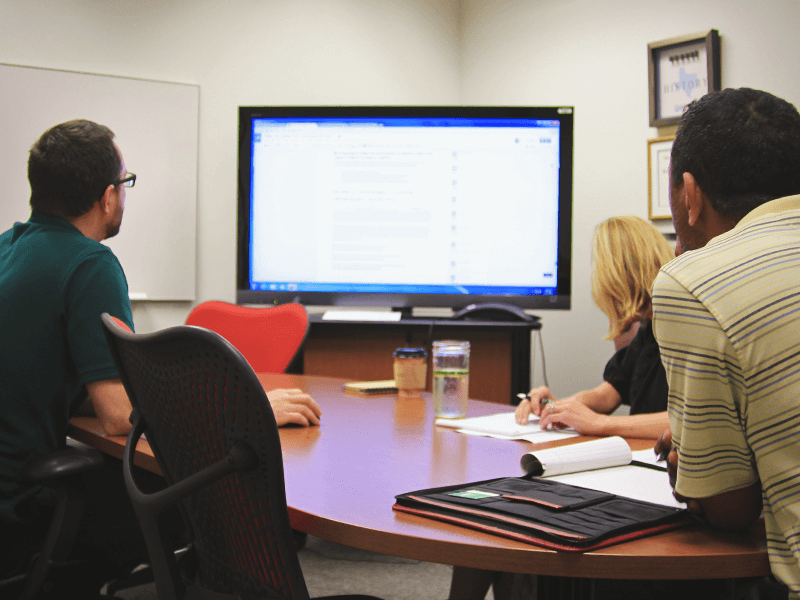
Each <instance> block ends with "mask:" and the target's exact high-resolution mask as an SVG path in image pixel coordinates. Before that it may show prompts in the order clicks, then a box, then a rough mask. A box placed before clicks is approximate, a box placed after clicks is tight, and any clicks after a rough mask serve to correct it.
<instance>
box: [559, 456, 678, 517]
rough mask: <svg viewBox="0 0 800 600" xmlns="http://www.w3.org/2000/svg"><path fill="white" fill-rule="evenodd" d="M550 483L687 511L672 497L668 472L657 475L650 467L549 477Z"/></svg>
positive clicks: (629, 467)
mask: <svg viewBox="0 0 800 600" xmlns="http://www.w3.org/2000/svg"><path fill="white" fill-rule="evenodd" d="M548 479H552V480H553V481H560V482H561V483H568V484H570V485H577V486H579V487H584V488H589V489H591V490H599V491H601V492H608V493H609V494H615V495H617V496H626V497H628V498H633V499H635V500H644V501H645V502H652V503H653V504H661V505H663V506H674V507H675V508H686V505H685V504H684V503H682V502H678V501H677V500H675V496H673V495H672V486H670V484H669V477H668V476H667V473H666V471H657V470H655V469H648V468H647V467H637V466H634V465H628V466H625V467H613V468H609V469H598V470H595V471H584V472H583V473H570V474H569V475H557V476H555V477H548Z"/></svg>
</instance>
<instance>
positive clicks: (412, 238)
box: [237, 106, 574, 309]
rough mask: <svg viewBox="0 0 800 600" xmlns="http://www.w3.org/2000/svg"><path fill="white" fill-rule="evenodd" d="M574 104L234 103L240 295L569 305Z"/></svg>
mask: <svg viewBox="0 0 800 600" xmlns="http://www.w3.org/2000/svg"><path fill="white" fill-rule="evenodd" d="M573 117H574V114H573V109H572V107H507V106H500V107H490V106H481V107H469V106H380V107H372V106H350V107H343V106H321V107H304V106H303V107H298V106H257V107H240V108H239V184H238V187H239V189H238V267H237V301H238V302H239V303H243V304H275V303H283V302H291V301H299V302H301V303H303V304H309V305H323V306H337V307H340V306H362V307H363V306H380V307H391V308H395V309H408V308H410V307H451V308H454V309H458V308H462V307H465V306H468V305H471V304H480V303H503V304H510V305H514V306H516V307H518V308H522V309H542V308H556V309H567V308H569V307H570V276H571V248H572V153H573Z"/></svg>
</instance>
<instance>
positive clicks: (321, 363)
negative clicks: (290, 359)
mask: <svg viewBox="0 0 800 600" xmlns="http://www.w3.org/2000/svg"><path fill="white" fill-rule="evenodd" d="M310 320H311V325H310V328H309V332H308V337H307V338H306V342H305V345H304V348H303V356H302V362H300V361H298V362H297V364H296V368H297V370H301V372H302V373H303V374H305V375H327V376H332V377H347V378H350V379H353V380H355V381H371V380H381V379H393V378H394V369H393V364H394V362H393V357H392V353H393V352H394V351H395V349H397V348H401V347H406V346H413V347H422V348H425V349H426V350H427V351H428V386H427V390H428V391H430V390H431V380H432V378H433V372H432V371H433V369H432V368H431V356H430V353H431V343H432V342H434V341H437V340H467V341H469V343H470V377H469V396H470V398H475V399H478V400H488V401H490V402H497V403H499V404H511V403H512V402H513V401H515V400H516V394H517V393H519V392H526V393H527V392H528V390H530V362H531V331H533V330H538V329H539V328H540V327H541V323H539V322H538V321H537V322H516V321H514V322H506V321H503V322H487V321H453V320H450V319H420V318H411V319H402V320H400V321H393V322H385V321H381V322H375V321H323V320H322V319H321V318H320V317H316V316H312V317H311V318H310ZM300 364H302V367H301V366H300Z"/></svg>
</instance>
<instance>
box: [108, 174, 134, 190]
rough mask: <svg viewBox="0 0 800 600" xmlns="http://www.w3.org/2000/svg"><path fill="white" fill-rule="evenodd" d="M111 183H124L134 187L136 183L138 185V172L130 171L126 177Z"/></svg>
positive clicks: (126, 185)
mask: <svg viewBox="0 0 800 600" xmlns="http://www.w3.org/2000/svg"><path fill="white" fill-rule="evenodd" d="M111 185H113V186H118V185H124V186H125V187H128V188H132V187H133V186H134V185H136V173H128V175H127V176H126V177H124V178H123V179H120V180H119V181H115V182H113V183H112V184H111Z"/></svg>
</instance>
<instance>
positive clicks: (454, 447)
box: [69, 374, 769, 579]
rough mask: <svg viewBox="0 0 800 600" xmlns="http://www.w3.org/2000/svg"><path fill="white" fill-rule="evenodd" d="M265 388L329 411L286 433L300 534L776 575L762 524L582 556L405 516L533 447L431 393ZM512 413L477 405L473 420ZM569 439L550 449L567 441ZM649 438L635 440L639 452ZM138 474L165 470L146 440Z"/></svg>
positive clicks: (631, 574)
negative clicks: (451, 408) (414, 496)
mask: <svg viewBox="0 0 800 600" xmlns="http://www.w3.org/2000/svg"><path fill="white" fill-rule="evenodd" d="M259 378H260V379H261V381H262V383H263V384H264V386H265V388H266V389H268V390H269V389H274V388H276V387H300V388H302V389H305V390H306V391H307V392H309V393H310V394H311V395H312V396H313V397H314V398H315V399H316V400H317V401H318V402H319V404H320V406H321V407H322V410H323V415H322V420H321V421H322V422H321V425H320V426H319V427H306V428H299V427H285V428H282V429H281V430H280V435H281V444H282V448H283V460H284V471H285V477H286V498H287V502H288V505H289V515H290V518H291V522H292V527H294V528H295V529H298V530H300V531H305V532H307V533H309V534H311V535H314V536H316V537H320V538H323V539H326V540H331V541H335V542H339V543H341V544H346V545H349V546H354V547H356V548H362V549H365V550H372V551H375V552H381V553H384V554H391V555H395V556H400V557H405V558H411V559H416V560H423V561H428V562H438V563H444V564H450V565H458V566H464V567H476V568H483V569H495V570H504V571H511V572H518V573H534V574H539V575H557V576H580V577H592V578H615V579H669V578H680V579H708V578H730V577H749V576H761V575H767V574H768V573H769V563H768V559H767V552H766V541H765V534H764V525H763V521H761V522H759V523H758V524H756V525H755V526H754V527H753V528H752V529H751V530H750V531H747V532H745V533H743V534H730V533H722V532H716V531H712V530H709V529H706V528H703V527H700V526H694V525H692V526H690V527H688V528H685V529H680V530H676V531H671V532H667V533H663V534H660V535H657V536H652V537H649V538H644V539H640V540H634V541H632V542H627V543H624V544H618V545H615V546H611V547H608V548H604V549H601V550H598V551H595V552H588V553H583V554H575V553H563V552H555V551H551V550H545V549H542V548H538V547H536V546H532V545H527V544H524V543H521V542H516V541H513V540H507V539H505V538H501V537H497V536H493V535H489V534H484V533H481V532H477V531H471V530H467V529H462V528H459V527H456V526H454V525H449V524H446V523H440V522H438V521H433V520H429V519H425V518H422V517H418V516H415V515H408V514H403V513H397V512H394V511H393V510H392V504H393V503H394V496H395V495H397V494H401V493H405V492H410V491H413V490H417V489H424V488H429V487H436V486H443V485H451V484H456V483H462V482H468V481H478V480H482V479H490V478H494V477H503V476H518V475H520V474H521V473H520V470H519V459H520V456H521V455H522V454H524V453H525V452H527V451H529V450H530V448H531V446H530V444H528V443H527V442H518V441H506V440H496V439H490V438H483V437H477V436H467V435H464V434H460V433H457V432H455V431H451V430H449V429H446V428H441V427H435V426H434V425H433V407H432V405H431V400H430V395H429V394H423V395H422V396H421V397H416V398H415V397H398V396H395V395H381V396H370V397H361V396H356V395H351V394H348V393H345V392H343V391H342V390H341V384H342V383H344V381H345V380H344V379H336V378H329V377H314V376H302V375H271V374H264V375H259ZM502 410H508V407H502V406H498V405H497V404H492V403H488V402H480V401H473V400H471V401H470V408H469V415H468V416H477V415H482V414H489V413H494V412H499V411H502ZM69 435H70V436H71V437H73V438H75V439H77V440H80V441H82V442H84V443H86V444H89V445H91V446H94V447H96V448H99V449H100V450H102V451H104V452H107V453H109V454H112V455H115V456H118V457H121V456H122V449H123V447H124V445H125V438H124V437H121V436H120V437H104V436H103V435H102V434H100V433H99V426H98V424H97V421H96V419H92V418H88V417H76V418H74V419H72V421H71V427H70V431H69ZM581 439H586V438H572V439H570V440H562V441H560V442H553V443H552V444H562V443H571V442H572V441H575V440H581ZM652 445H653V442H652V441H651V440H631V446H632V447H633V449H634V450H640V449H644V448H648V447H652ZM137 462H138V464H139V465H140V466H142V467H144V468H146V469H149V470H152V471H154V472H159V470H158V465H157V464H156V462H155V459H154V458H153V456H152V453H151V451H150V448H149V446H148V445H147V442H145V441H142V442H141V443H140V446H139V448H138V449H137Z"/></svg>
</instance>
